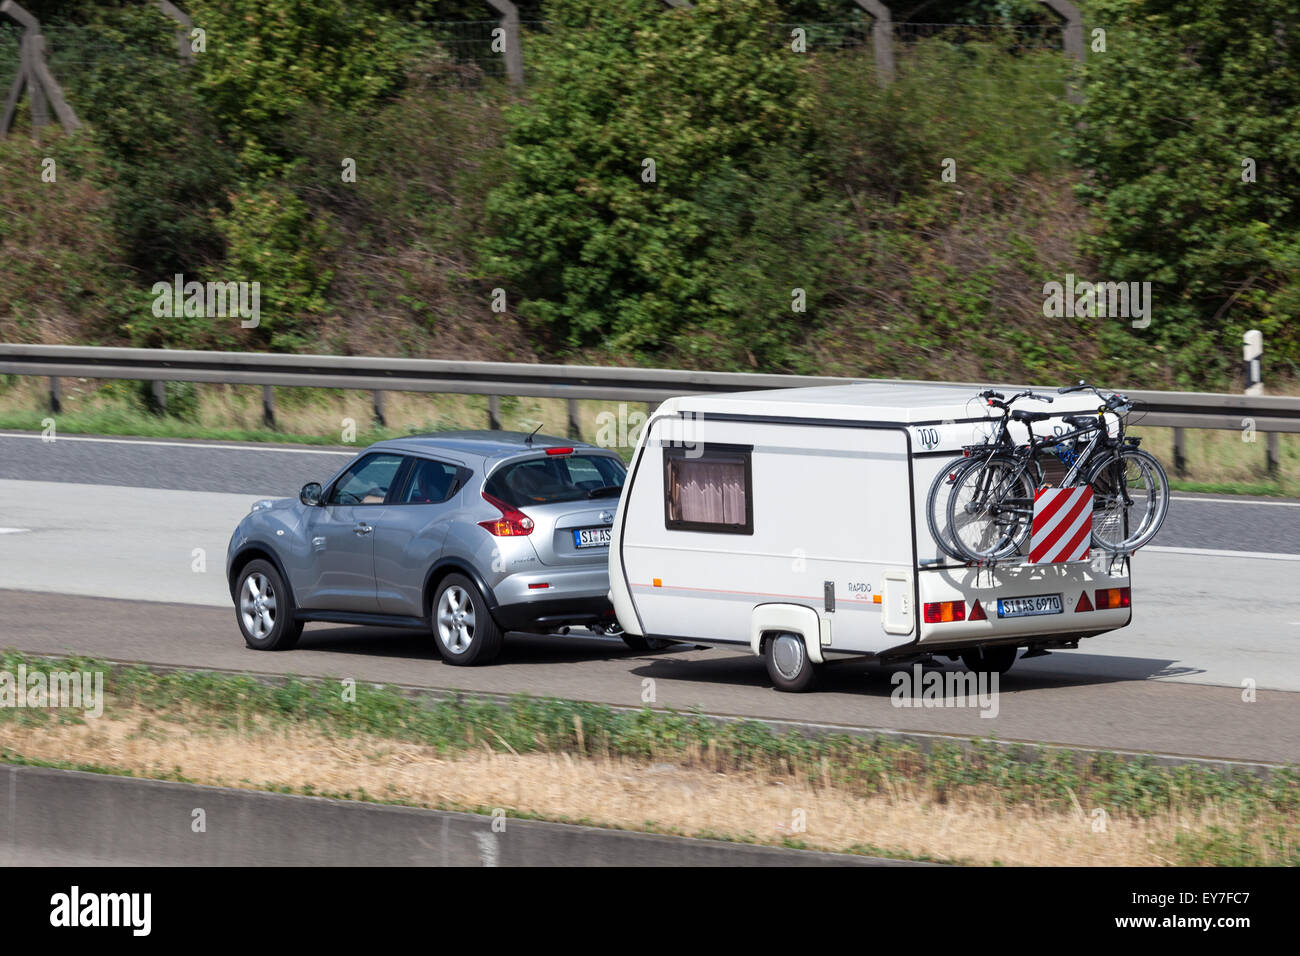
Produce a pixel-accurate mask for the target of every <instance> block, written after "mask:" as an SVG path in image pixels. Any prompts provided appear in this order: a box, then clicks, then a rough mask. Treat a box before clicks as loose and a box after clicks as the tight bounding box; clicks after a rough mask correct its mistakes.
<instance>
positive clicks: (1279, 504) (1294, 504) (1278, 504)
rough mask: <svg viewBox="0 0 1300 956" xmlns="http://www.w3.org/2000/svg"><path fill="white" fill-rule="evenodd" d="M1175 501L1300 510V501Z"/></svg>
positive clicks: (1200, 499) (1236, 499) (1234, 499)
mask: <svg viewBox="0 0 1300 956" xmlns="http://www.w3.org/2000/svg"><path fill="white" fill-rule="evenodd" d="M1173 500H1174V501H1205V502H1208V503H1210V504H1212V505H1269V506H1270V507H1273V508H1300V501H1255V500H1253V499H1252V500H1250V501H1243V500H1241V499H1239V498H1184V497H1182V496H1181V495H1174V496H1173Z"/></svg>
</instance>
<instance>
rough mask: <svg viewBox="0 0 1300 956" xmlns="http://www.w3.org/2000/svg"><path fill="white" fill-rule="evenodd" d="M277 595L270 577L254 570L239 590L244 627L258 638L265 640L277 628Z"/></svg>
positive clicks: (240, 610) (252, 635)
mask: <svg viewBox="0 0 1300 956" xmlns="http://www.w3.org/2000/svg"><path fill="white" fill-rule="evenodd" d="M275 611H276V596H275V588H274V587H273V586H272V584H271V580H270V578H268V577H267V576H266V575H265V574H260V573H257V572H254V573H253V574H250V575H248V576H247V577H246V578H244V587H243V589H242V590H241V591H240V592H239V613H240V615H241V616H242V617H243V619H244V629H245V630H246V631H247V632H248V634H249V635H250V636H251V637H253V638H254V639H256V640H259V641H260V640H265V639H266V637H267V635H269V634H270V633H271V631H272V630H274V628H275Z"/></svg>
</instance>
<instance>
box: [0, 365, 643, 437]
mask: <svg viewBox="0 0 1300 956" xmlns="http://www.w3.org/2000/svg"><path fill="white" fill-rule="evenodd" d="M62 387H63V395H62V401H63V412H62V414H61V415H55V416H53V417H54V418H55V421H56V423H58V422H59V421H60V419H61V418H62V419H64V420H75V419H76V418H78V417H86V416H94V415H95V414H97V413H104V412H107V413H115V412H122V411H127V410H130V411H132V412H133V413H134V414H136V415H137V416H140V415H143V414H144V413H143V412H142V411H140V409H139V405H138V402H137V399H136V396H135V395H134V383H129V382H107V381H100V380H95V379H85V378H65V379H63V380H62ZM197 394H198V410H197V415H196V416H195V419H194V420H193V421H192V422H179V421H175V422H170V420H166V419H161V420H159V422H160V423H168V422H170V424H171V425H173V426H174V428H173V430H174V431H176V432H177V433H178V434H181V433H189V434H192V435H193V436H194V437H196V438H201V437H209V436H211V435H213V434H215V433H218V432H222V431H230V430H235V431H245V432H256V431H259V430H261V429H262V428H263V424H262V390H261V388H260V387H259V386H241V385H200V386H198V389H197ZM47 400H48V385H47V383H46V381H45V379H41V378H33V377H30V376H25V377H21V378H19V379H18V380H17V381H16V382H15V383H14V384H12V385H10V386H8V387H0V415H30V416H33V424H35V422H37V421H39V419H40V418H41V417H44V416H45V415H48V414H50V413H49V412H48V411H47V410H46V407H47V405H46V403H47ZM372 401H373V399H372V395H371V393H370V392H363V391H343V390H325V391H322V390H318V389H306V388H280V389H277V390H276V428H277V430H278V431H280V432H282V433H287V434H288V435H290V436H293V435H302V436H312V437H323V438H327V439H331V438H332V440H333V441H335V442H337V443H342V435H343V428H344V423H345V421H347V420H351V421H352V422H354V423H355V425H356V431H357V432H358V433H359V434H360V433H365V432H367V431H368V430H369V429H370V428H371V425H372V418H373V406H372ZM620 404H621V403H618V402H603V401H580V402H578V418H579V423H580V426H581V435H582V437H583V438H584V439H586V440H587V441H591V442H600V441H604V437H603V436H605V435H610V436H614V437H615V438H617V431H616V429H617V422H618V416H619V414H620V411H619V409H620ZM622 404H624V405H625V409H626V410H625V412H624V418H631V423H630V425H629V428H630V427H631V426H632V425H635V424H636V422H637V421H638V419H636V418H635V417H632V416H634V414H636V413H640V414H644V413H645V411H646V409H647V406H646V405H645V404H644V403H642V402H628V403H622ZM499 406H500V407H499V415H500V420H501V427H502V428H506V429H512V430H523V431H532V430H533V429H534V428H535V427H537V425H538V424H539V423H540V424H541V425H542V431H543V432H545V433H547V434H551V435H561V436H562V435H565V434H566V433H567V431H568V411H567V407H566V404H565V402H564V401H562V400H560V399H546V398H512V397H502V398H501V400H500V402H499ZM602 415H603V416H604V417H602ZM611 415H612V416H613V418H612V419H611V418H610V416H611ZM384 416H385V421H386V423H387V428H388V430H389V431H390V432H395V433H401V434H409V433H412V432H431V431H439V430H445V429H449V428H487V427H488V400H487V397H486V396H481V395H450V394H428V393H420V392H386V393H385V398H384ZM611 420H612V421H613V422H614V423H615V428H614V429H613V430H611V429H610V428H609V425H608V424H607V423H608V422H610V421H611ZM128 424H129V422H128ZM602 428H603V429H605V431H604V432H602ZM61 430H62V431H68V430H69V429H67V428H61ZM626 437H629V438H630V439H631V440H632V442H633V443H634V441H635V438H636V433H635V432H631V433H630V434H629V435H627V436H626ZM624 450H625V451H627V452H630V451H631V444H629V445H627V446H625V448H624Z"/></svg>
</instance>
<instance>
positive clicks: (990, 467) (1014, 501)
mask: <svg viewBox="0 0 1300 956" xmlns="http://www.w3.org/2000/svg"><path fill="white" fill-rule="evenodd" d="M1033 520H1034V482H1033V479H1032V478H1031V477H1030V476H1029V474H1028V473H1027V471H1026V469H1025V468H1023V467H1021V464H1020V462H1018V461H1017V460H1016V459H1014V458H1011V457H1009V456H1006V455H992V456H990V457H988V458H985V459H981V460H980V461H978V462H976V463H975V464H974V465H972V466H971V467H969V468H967V469H966V470H965V471H963V472H962V473H961V474H959V475H958V476H957V479H956V481H955V482H954V483H953V488H952V493H951V494H950V495H949V497H948V531H949V533H950V534H951V535H952V541H953V543H954V544H955V545H957V547H958V548H959V549H961V551H962V553H963V555H964V556H965V558H966V559H967V560H969V561H993V560H998V559H1001V558H1007V557H1010V556H1011V555H1013V554H1015V553H1016V552H1018V551H1020V550H1022V549H1023V547H1024V545H1025V542H1026V541H1027V540H1028V539H1029V533H1030V531H1032V530H1033Z"/></svg>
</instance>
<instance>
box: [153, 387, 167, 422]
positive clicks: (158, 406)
mask: <svg viewBox="0 0 1300 956" xmlns="http://www.w3.org/2000/svg"><path fill="white" fill-rule="evenodd" d="M150 388H151V389H152V390H153V405H154V411H156V412H157V413H158V414H159V415H166V414H167V383H166V382H164V381H162V380H161V379H154V380H153V382H152V383H150Z"/></svg>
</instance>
